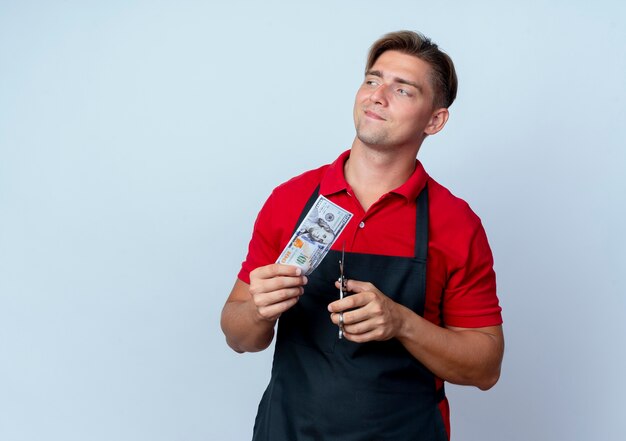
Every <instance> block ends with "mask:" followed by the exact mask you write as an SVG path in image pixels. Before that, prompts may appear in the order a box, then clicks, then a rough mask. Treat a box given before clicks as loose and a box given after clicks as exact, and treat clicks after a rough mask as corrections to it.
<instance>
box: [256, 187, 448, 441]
mask: <svg viewBox="0 0 626 441" xmlns="http://www.w3.org/2000/svg"><path fill="white" fill-rule="evenodd" d="M318 192H319V187H318V188H317V189H316V190H315V191H314V192H313V195H312V196H311V198H310V199H309V201H308V202H307V204H306V206H305V208H304V210H303V211H302V213H301V215H300V219H299V220H298V222H297V224H296V227H297V225H299V224H300V222H301V221H302V219H303V218H304V216H305V215H306V213H307V212H308V211H309V208H310V207H311V206H312V204H313V202H314V201H315V199H316V198H317V195H318ZM415 228H416V238H415V255H414V257H395V256H383V255H373V254H360V253H348V252H346V256H345V275H346V277H347V278H348V279H354V280H361V281H366V282H371V283H373V284H374V285H375V286H376V287H377V288H378V289H380V290H381V291H382V292H383V293H385V295H387V296H389V297H390V298H391V299H393V300H394V301H396V302H398V303H401V304H403V305H404V306H406V307H408V308H410V309H412V310H413V311H415V312H416V313H417V314H419V315H421V316H423V315H424V302H425V297H426V256H427V252H428V191H427V188H426V187H425V188H424V189H423V190H422V191H421V193H420V195H419V196H418V198H417V221H416V227H415ZM339 240H341V239H339ZM340 258H341V253H340V252H338V251H334V250H331V251H330V252H329V253H328V255H327V256H326V257H325V258H324V260H323V261H322V262H321V264H320V265H319V267H318V268H317V269H316V270H315V271H314V272H313V273H312V274H311V275H310V276H309V283H308V284H307V286H306V287H305V291H304V294H303V295H302V296H301V297H300V300H299V301H298V303H296V305H295V306H294V307H292V308H291V309H289V310H288V311H286V312H285V313H283V314H282V315H281V317H280V319H279V320H278V331H277V336H276V347H275V352H274V362H273V366H272V377H271V380H270V383H269V385H268V387H267V389H266V391H265V393H264V394H263V398H262V399H261V403H260V404H259V409H258V413H257V417H256V421H255V425H254V435H253V441H305V440H306V441H309V440H310V441H313V440H315V441H318V440H324V441H383V440H390V441H392V440H393V441H405V440H406V441H409V440H411V441H446V440H447V439H448V436H447V433H446V430H445V427H444V423H443V419H442V417H441V413H440V411H439V408H438V404H439V402H440V401H441V400H443V398H444V392H443V388H441V389H440V390H437V388H436V382H435V377H434V375H433V374H432V373H431V372H430V371H429V370H428V369H426V368H425V367H424V366H423V365H422V364H421V363H420V362H419V361H417V360H416V359H415V358H414V357H413V356H412V355H411V354H410V353H409V352H408V351H407V350H406V349H405V348H404V346H402V344H400V342H398V341H397V340H396V339H391V340H388V341H384V342H368V343H354V342H350V341H348V340H346V339H342V340H339V339H338V336H337V331H338V329H337V326H336V325H334V324H333V323H332V322H331V321H330V317H329V312H328V309H327V307H328V304H329V303H331V302H333V301H335V300H337V299H338V298H339V292H338V290H337V288H335V281H336V280H337V278H338V277H339V260H340Z"/></svg>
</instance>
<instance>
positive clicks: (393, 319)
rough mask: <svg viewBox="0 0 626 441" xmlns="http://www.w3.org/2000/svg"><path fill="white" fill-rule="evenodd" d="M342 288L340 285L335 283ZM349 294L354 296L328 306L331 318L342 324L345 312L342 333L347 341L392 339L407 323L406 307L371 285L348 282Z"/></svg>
mask: <svg viewBox="0 0 626 441" xmlns="http://www.w3.org/2000/svg"><path fill="white" fill-rule="evenodd" d="M335 285H336V286H337V289H339V282H335ZM346 288H347V291H349V292H351V293H353V294H352V295H350V296H347V297H344V298H343V299H341V300H337V301H335V302H332V303H331V304H330V305H328V311H329V312H330V313H331V315H330V319H331V320H332V322H333V323H334V324H336V325H339V313H342V312H343V331H344V332H343V333H344V336H345V338H346V339H348V340H351V341H354V342H357V343H363V342H367V341H382V340H389V339H390V338H393V337H395V336H396V335H397V334H398V332H399V331H400V329H401V328H402V324H403V323H404V319H403V317H404V314H405V311H404V309H406V308H405V307H404V306H402V305H400V304H398V303H396V302H394V301H393V300H391V299H390V298H389V297H387V296H386V295H385V294H383V293H382V292H380V290H379V289H378V288H376V287H375V286H374V285H372V284H371V283H369V282H360V281H358V280H348V281H347V282H346Z"/></svg>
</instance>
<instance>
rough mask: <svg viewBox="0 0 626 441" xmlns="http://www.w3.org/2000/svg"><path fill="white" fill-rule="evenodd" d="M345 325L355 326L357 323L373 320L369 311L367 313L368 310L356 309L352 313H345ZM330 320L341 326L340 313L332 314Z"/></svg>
mask: <svg viewBox="0 0 626 441" xmlns="http://www.w3.org/2000/svg"><path fill="white" fill-rule="evenodd" d="M342 314H343V324H344V325H349V324H355V323H361V322H363V321H365V320H370V319H371V318H372V315H371V314H370V313H369V311H367V309H366V308H358V309H354V310H352V311H348V312H343V313H342ZM330 320H331V321H332V322H333V323H334V324H336V325H338V324H339V313H338V312H333V313H331V314H330Z"/></svg>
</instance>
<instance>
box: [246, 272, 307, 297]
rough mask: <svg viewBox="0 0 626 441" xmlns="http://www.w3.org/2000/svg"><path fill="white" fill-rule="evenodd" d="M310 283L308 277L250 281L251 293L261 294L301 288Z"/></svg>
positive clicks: (278, 277)
mask: <svg viewBox="0 0 626 441" xmlns="http://www.w3.org/2000/svg"><path fill="white" fill-rule="evenodd" d="M307 283H308V278H307V277H306V276H298V277H288V276H277V277H274V278H272V279H260V280H257V279H250V293H252V294H253V295H254V294H260V293H269V292H272V291H278V290H281V289H286V288H294V287H301V286H304V285H306V284H307Z"/></svg>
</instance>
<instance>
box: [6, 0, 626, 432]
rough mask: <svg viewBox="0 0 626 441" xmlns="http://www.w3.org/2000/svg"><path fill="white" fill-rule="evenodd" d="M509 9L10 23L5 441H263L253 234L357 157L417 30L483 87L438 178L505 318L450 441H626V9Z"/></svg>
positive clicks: (311, 8)
mask: <svg viewBox="0 0 626 441" xmlns="http://www.w3.org/2000/svg"><path fill="white" fill-rule="evenodd" d="M505 3H506V2H500V1H474V2H462V1H441V2H422V1H389V2H381V1H369V0H361V1H343V2H330V1H316V2H306V3H305V2H287V1H285V2H278V1H268V0H266V1H263V2H252V1H249V2H242V1H239V2H238V1H231V2H228V3H227V2H215V3H213V2H208V1H206V2H201V1H177V2H174V1H160V2H158V1H150V2H148V1H144V2H142V1H107V2H85V1H59V2H45V1H40V2H36V1H3V2H2V3H0V439H2V440H6V441H22V440H33V441H34V440H37V441H38V440H48V441H52V440H55V441H56V440H63V441H70V440H81V441H82V440H107V441H108V440H129V441H137V440H149V441H161V440H175V441H178V440H190V441H191V440H194V441H195V440H245V439H249V438H250V434H251V430H252V425H253V419H254V415H255V413H256V407H257V404H258V400H259V399H260V396H261V393H262V391H263V389H264V388H265V386H266V383H267V381H268V378H269V372H270V362H271V351H265V352H263V353H259V354H245V355H238V354H235V353H234V352H232V351H230V350H229V349H228V348H227V346H226V345H225V343H224V339H223V336H222V334H221V331H220V328H219V315H220V311H221V307H222V305H223V302H224V300H225V298H226V296H227V295H228V293H229V291H230V288H231V286H232V283H233V282H234V280H235V276H236V274H237V272H238V270H239V265H240V263H241V260H242V259H243V258H244V256H245V253H246V249H247V242H248V240H249V236H250V233H251V229H252V223H253V221H254V218H255V216H256V213H257V211H258V209H259V208H260V206H261V204H262V203H263V201H264V200H265V198H266V197H267V195H268V194H269V192H270V191H271V189H272V188H273V187H274V186H276V185H277V184H279V183H280V182H282V181H284V180H286V179H288V178H289V177H291V176H293V175H295V174H298V173H300V172H301V171H304V170H306V169H309V168H312V167H316V166H318V165H321V164H324V163H328V162H331V161H332V160H334V159H335V157H336V156H337V155H338V154H339V153H340V152H341V151H343V150H344V149H346V148H347V147H349V145H350V143H351V141H352V137H353V133H354V132H353V126H352V117H351V112H352V102H353V97H354V94H355V92H356V89H357V88H358V86H359V84H360V82H361V80H362V71H363V65H364V62H365V56H366V53H367V49H368V47H369V45H370V44H371V43H372V42H373V41H374V40H375V39H376V38H378V37H379V36H381V35H382V34H384V33H386V32H388V31H392V30H398V29H412V30H419V31H422V32H424V33H425V34H426V35H428V36H430V37H432V38H433V40H434V41H436V42H437V43H439V45H440V46H441V47H442V48H443V49H444V50H446V51H447V52H448V53H449V54H450V55H451V56H452V58H453V59H454V61H455V63H456V66H457V69H458V75H459V80H460V89H459V95H458V99H457V102H456V103H455V104H454V105H453V106H452V108H451V112H452V116H451V119H450V121H449V123H448V126H447V127H446V129H445V130H444V131H443V132H442V133H440V134H438V135H437V136H435V137H432V138H430V139H428V140H427V141H426V143H425V144H424V146H423V149H422V151H421V152H420V158H421V160H422V161H423V163H424V164H425V166H426V169H427V170H428V171H429V173H430V174H431V175H432V176H433V177H435V178H436V179H437V180H438V181H439V182H441V183H442V184H444V185H446V186H447V187H449V188H451V189H452V190H453V192H455V193H456V194H457V195H459V196H461V197H462V198H464V199H466V200H467V201H468V202H470V204H471V205H472V207H473V208H474V210H475V211H476V212H477V213H478V214H479V215H480V217H481V218H482V220H483V222H484V224H485V227H486V229H487V232H488V235H489V238H490V242H491V245H492V248H493V251H494V255H495V258H496V271H497V274H498V282H499V295H500V299H501V303H502V306H503V308H504V320H505V332H506V339H507V349H506V355H505V361H504V366H503V374H502V378H501V380H500V382H499V383H498V384H497V385H496V387H495V388H494V389H492V390H491V391H489V392H480V391H478V390H477V389H474V388H460V387H449V388H448V394H449V396H450V401H451V407H452V425H453V439H454V440H494V441H502V440H507V441H514V440H520V441H528V440H533V441H535V440H568V441H571V440H605V441H617V440H623V439H624V433H626V423H625V418H624V404H623V403H624V396H625V395H626V381H625V380H624V372H625V371H626V351H625V349H624V348H625V347H626V345H625V343H624V340H625V339H626V320H624V317H625V312H626V301H625V297H624V292H623V286H622V285H623V284H622V283H621V278H622V276H623V275H624V274H625V272H626V257H625V256H626V254H625V247H626V240H625V237H624V228H623V226H624V218H625V215H626V196H625V195H626V178H625V177H624V175H625V172H626V153H625V150H626V149H625V143H626V124H625V122H626V111H625V109H626V101H625V99H626V85H625V84H626V80H625V78H626V7H625V6H624V5H626V3H624V2H622V1H617V0H616V1H596V2H588V1H565V0H557V1H551V2H545V1H526V2H510V3H509V4H505ZM226 4H227V5H226Z"/></svg>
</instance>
